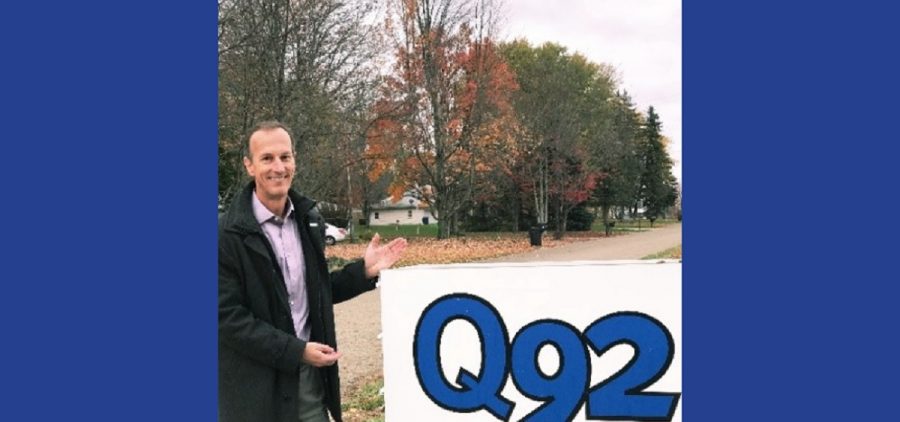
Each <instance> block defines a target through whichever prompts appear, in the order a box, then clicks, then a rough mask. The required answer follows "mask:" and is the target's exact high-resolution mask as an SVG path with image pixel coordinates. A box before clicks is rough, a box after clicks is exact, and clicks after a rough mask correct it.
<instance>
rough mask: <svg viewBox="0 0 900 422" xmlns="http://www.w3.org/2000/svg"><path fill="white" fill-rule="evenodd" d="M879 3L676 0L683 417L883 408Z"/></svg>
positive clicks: (864, 414) (888, 30) (891, 55)
mask: <svg viewBox="0 0 900 422" xmlns="http://www.w3.org/2000/svg"><path fill="white" fill-rule="evenodd" d="M893 7H894V6H892V3H881V2H871V1H869V2H856V3H852V4H851V3H846V2H843V3H828V2H824V3H823V2H813V1H801V2H781V1H764V2H741V3H735V2H718V1H699V0H685V2H684V118H685V122H684V260H685V263H684V317H685V320H684V327H685V329H684V348H683V352H684V402H685V404H686V405H685V407H684V420H685V421H691V422H694V421H724V420H727V421H730V422H736V421H754V422H755V421H781V420H789V421H813V420H815V421H820V420H839V421H851V420H853V421H857V420H888V419H896V418H897V410H896V404H897V399H896V392H897V388H896V383H897V377H898V375H900V371H898V365H897V362H898V358H897V356H898V355H900V354H898V351H900V350H898V348H897V346H895V344H896V341H895V340H896V338H897V333H898V332H900V330H898V329H897V328H896V327H894V326H895V325H896V322H897V321H898V315H897V308H898V306H897V298H898V297H900V296H898V295H897V293H896V292H895V290H894V289H892V287H893V285H895V284H896V283H897V281H896V280H897V279H898V277H897V275H896V274H897V272H898V271H897V269H896V266H895V264H894V263H895V262H896V260H897V246H896V243H897V240H896V239H897V238H898V236H897V234H898V233H897V232H898V230H897V228H896V227H897V224H896V220H897V217H896V215H897V213H896V210H897V207H896V202H897V201H896V196H897V193H896V192H898V188H897V187H896V184H897V181H898V178H897V176H896V174H897V173H896V170H895V169H896V168H897V167H898V166H897V164H896V161H897V157H898V155H897V142H896V141H897V140H898V135H897V128H896V124H894V122H896V121H897V110H898V108H897V105H896V104H897V99H898V98H900V92H898V91H900V90H898V82H897V81H898V77H897V75H900V69H898V65H897V63H896V59H897V57H898V56H897V53H896V52H897V51H898V50H897V42H896V40H898V39H900V30H898V25H896V17H897V16H898V13H897V11H896V9H892V8H893Z"/></svg>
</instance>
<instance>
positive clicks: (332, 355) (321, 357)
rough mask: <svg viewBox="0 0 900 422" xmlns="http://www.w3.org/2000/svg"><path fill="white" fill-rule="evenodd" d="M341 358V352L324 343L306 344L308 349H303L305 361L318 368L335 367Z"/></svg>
mask: <svg viewBox="0 0 900 422" xmlns="http://www.w3.org/2000/svg"><path fill="white" fill-rule="evenodd" d="M341 356H342V354H341V352H338V351H336V350H334V349H332V348H331V346H329V345H327V344H322V343H313V342H311V341H310V342H308V343H306V349H303V361H304V362H306V363H308V364H310V365H312V366H315V367H316V368H321V367H323V366H331V365H334V363H335V362H337V361H338V359H340V357H341Z"/></svg>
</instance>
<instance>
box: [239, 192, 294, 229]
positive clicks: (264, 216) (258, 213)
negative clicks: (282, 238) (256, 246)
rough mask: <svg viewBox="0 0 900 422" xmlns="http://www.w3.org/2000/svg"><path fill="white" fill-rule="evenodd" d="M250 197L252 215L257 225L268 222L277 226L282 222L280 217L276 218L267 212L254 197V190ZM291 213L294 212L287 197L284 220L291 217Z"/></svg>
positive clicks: (292, 205)
mask: <svg viewBox="0 0 900 422" xmlns="http://www.w3.org/2000/svg"><path fill="white" fill-rule="evenodd" d="M250 196H252V197H253V199H252V202H253V215H254V216H255V217H256V222H257V223H259V224H260V225H262V224H263V223H266V222H268V221H274V222H275V223H277V224H281V223H282V221H283V220H282V218H281V217H278V216H277V215H275V214H273V213H272V211H269V209H268V208H266V206H265V205H263V203H262V202H261V201H260V200H259V198H258V197H257V196H256V191H255V190H254V191H253V195H250ZM293 212H294V203H293V202H291V198H290V197H288V198H287V212H285V213H284V215H285V218H289V217H290V216H291V214H293Z"/></svg>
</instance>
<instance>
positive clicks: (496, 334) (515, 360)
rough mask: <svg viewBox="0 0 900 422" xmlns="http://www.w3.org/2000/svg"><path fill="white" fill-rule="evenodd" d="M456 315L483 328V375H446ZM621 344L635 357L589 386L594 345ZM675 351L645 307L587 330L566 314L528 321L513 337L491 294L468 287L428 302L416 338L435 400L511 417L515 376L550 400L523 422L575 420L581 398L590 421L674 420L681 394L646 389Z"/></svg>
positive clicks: (423, 376) (528, 390) (532, 394)
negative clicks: (550, 358) (547, 351)
mask: <svg viewBox="0 0 900 422" xmlns="http://www.w3.org/2000/svg"><path fill="white" fill-rule="evenodd" d="M457 319H460V320H465V321H467V322H468V323H470V324H471V325H472V326H473V327H475V329H476V331H477V332H478V337H479V340H480V343H481V368H480V369H479V371H478V374H477V375H476V374H472V373H470V372H469V371H467V370H466V369H464V368H460V369H459V373H458V375H457V377H456V385H454V384H451V383H450V382H449V381H448V380H447V379H446V378H445V377H444V373H443V369H442V366H441V362H440V339H441V336H442V334H443V330H444V328H446V326H447V324H449V323H450V322H452V321H454V320H457ZM619 344H628V345H630V346H631V347H632V348H634V356H633V357H632V358H631V360H630V361H629V362H628V363H627V364H626V365H625V366H624V367H623V368H622V369H620V370H619V371H618V372H616V373H615V374H613V375H612V376H611V377H609V378H607V379H606V380H604V381H602V382H600V383H598V384H596V385H594V386H589V383H590V374H591V360H590V356H589V355H588V353H589V351H588V348H590V350H592V351H593V352H594V353H596V354H597V355H598V356H599V355H602V354H603V353H605V352H606V351H607V350H609V349H611V348H612V347H613V346H616V345H619ZM547 345H549V346H551V347H553V348H554V349H555V350H556V352H557V354H558V355H559V367H558V368H557V370H556V371H555V372H554V373H553V374H545V373H544V372H543V371H542V370H541V368H540V366H539V365H538V354H539V352H540V350H541V349H542V348H543V347H544V346H547ZM673 354H674V341H673V339H672V335H671V334H670V333H669V331H668V330H667V329H666V327H665V326H664V325H663V324H662V323H660V322H659V321H658V320H656V319H655V318H653V317H651V316H649V315H646V314H643V313H640V312H616V313H613V314H609V315H606V316H603V317H601V318H599V319H597V320H596V321H594V322H592V323H591V324H590V325H589V326H588V327H587V328H586V329H585V330H584V332H583V333H582V332H579V331H578V330H577V329H576V328H575V327H573V326H572V325H570V324H568V323H566V322H564V321H560V320H554V319H542V320H538V321H534V322H532V323H530V324H528V325H526V326H524V327H522V328H521V329H520V330H519V331H518V333H516V336H515V338H514V339H513V340H512V342H511V343H510V341H509V335H508V334H507V330H506V326H505V325H504V323H503V320H502V319H501V317H500V314H499V312H497V310H496V309H495V308H494V307H493V306H491V304H490V303H488V302H487V301H485V300H484V299H482V298H480V297H478V296H474V295H470V294H464V293H454V294H450V295H446V296H443V297H441V298H439V299H437V300H435V301H434V302H432V303H431V304H430V305H428V307H426V308H425V310H424V311H423V312H422V316H421V317H420V318H419V321H418V323H417V324H416V332H415V338H414V340H413V358H414V363H415V368H416V377H417V378H418V380H419V385H420V386H421V387H422V390H423V391H424V392H425V394H426V395H427V396H428V397H429V398H430V399H431V400H432V401H433V402H434V403H436V404H437V405H438V406H441V407H442V408H444V409H447V410H450V411H453V412H465V413H468V412H476V411H479V410H482V409H483V410H486V411H488V412H489V413H490V414H492V415H494V416H495V417H496V418H497V419H500V420H504V421H507V420H509V418H510V416H511V415H512V410H513V408H514V407H515V404H514V403H513V402H511V401H510V400H508V399H507V398H505V397H503V395H502V394H501V393H500V390H502V389H503V385H504V383H505V381H506V379H507V376H509V375H512V381H513V384H514V385H515V386H516V388H517V389H518V390H519V391H520V392H521V393H522V394H523V395H525V396H526V397H528V398H530V399H533V400H537V401H542V402H544V404H542V405H541V406H539V407H538V408H537V409H535V410H534V411H532V412H531V413H529V414H528V415H526V416H525V417H524V418H522V421H570V420H572V419H573V418H574V417H575V414H576V413H577V412H578V410H579V409H580V408H581V406H582V404H585V405H586V413H587V419H591V420H638V421H669V420H671V419H672V415H673V414H674V412H675V408H676V406H677V404H678V399H679V398H680V397H681V394H680V393H662V392H644V389H646V388H647V387H648V386H650V385H652V384H653V383H654V382H656V381H657V380H658V379H659V378H660V377H662V376H663V375H664V374H665V372H666V370H667V369H668V368H669V365H670V364H671V363H672V356H673ZM457 385H458V386H457Z"/></svg>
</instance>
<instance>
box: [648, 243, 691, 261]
mask: <svg viewBox="0 0 900 422" xmlns="http://www.w3.org/2000/svg"><path fill="white" fill-rule="evenodd" d="M641 259H681V245H678V246H676V247H674V248H669V249H666V250H664V251H662V252H657V253H655V254H652V255H647V256H645V257H643V258H641Z"/></svg>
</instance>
